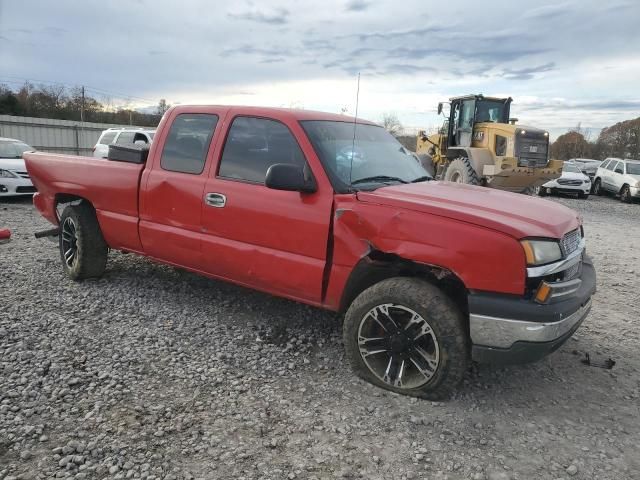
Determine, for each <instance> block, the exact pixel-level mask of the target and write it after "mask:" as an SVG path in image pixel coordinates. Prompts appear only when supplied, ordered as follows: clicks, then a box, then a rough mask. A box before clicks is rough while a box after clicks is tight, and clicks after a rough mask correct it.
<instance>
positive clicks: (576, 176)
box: [560, 172, 589, 180]
mask: <svg viewBox="0 0 640 480" xmlns="http://www.w3.org/2000/svg"><path fill="white" fill-rule="evenodd" d="M560 178H566V179H568V180H589V177H588V176H586V175H585V174H584V173H582V172H580V173H578V172H562V175H561V176H560Z"/></svg>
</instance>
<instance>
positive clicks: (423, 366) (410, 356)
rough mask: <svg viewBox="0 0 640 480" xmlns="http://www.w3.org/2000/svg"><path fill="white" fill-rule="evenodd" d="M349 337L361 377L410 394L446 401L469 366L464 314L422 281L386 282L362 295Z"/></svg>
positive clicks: (350, 314)
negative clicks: (444, 399)
mask: <svg viewBox="0 0 640 480" xmlns="http://www.w3.org/2000/svg"><path fill="white" fill-rule="evenodd" d="M343 335H344V345H345V350H346V354H347V358H348V359H349V361H350V363H351V366H352V368H353V370H354V371H355V373H356V374H357V375H358V376H360V377H361V378H363V379H364V380H366V381H368V382H370V383H372V384H374V385H377V386H379V387H382V388H385V389H387V390H391V391H393V392H397V393H402V394H405V395H411V396H415V397H422V398H427V399H431V400H437V399H442V398H446V397H448V396H449V395H450V394H451V393H452V392H453V390H454V389H455V388H456V386H457V385H458V384H459V383H460V381H461V380H462V377H463V375H464V373H465V371H466V369H467V366H468V363H469V346H468V336H467V333H466V329H465V327H464V317H463V314H462V312H461V311H460V309H459V308H457V307H456V305H455V304H454V303H453V301H452V300H451V299H450V298H449V297H448V296H446V295H445V294H444V293H443V292H442V291H441V290H440V289H438V288H437V287H435V286H434V285H432V284H430V283H427V282H426V281H424V280H421V279H417V278H405V277H398V278H391V279H388V280H383V281H382V282H380V283H377V284H375V285H373V286H372V287H370V288H368V289H367V290H365V291H364V292H362V293H361V294H360V295H359V296H358V297H357V298H356V299H355V300H354V302H353V303H352V304H351V306H350V307H349V310H348V311H347V314H346V316H345V320H344V326H343Z"/></svg>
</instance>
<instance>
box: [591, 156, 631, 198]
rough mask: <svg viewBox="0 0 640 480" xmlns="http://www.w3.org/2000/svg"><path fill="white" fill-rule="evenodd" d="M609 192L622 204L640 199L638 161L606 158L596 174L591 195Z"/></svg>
mask: <svg viewBox="0 0 640 480" xmlns="http://www.w3.org/2000/svg"><path fill="white" fill-rule="evenodd" d="M604 192H611V193H613V194H615V195H620V200H622V201H623V202H627V203H628V202H631V200H632V199H634V198H640V160H630V159H626V160H623V159H621V158H607V159H606V160H605V161H604V162H602V164H601V165H600V167H598V171H597V172H596V178H595V180H594V181H593V193H595V194H596V195H602V194H603V193H604Z"/></svg>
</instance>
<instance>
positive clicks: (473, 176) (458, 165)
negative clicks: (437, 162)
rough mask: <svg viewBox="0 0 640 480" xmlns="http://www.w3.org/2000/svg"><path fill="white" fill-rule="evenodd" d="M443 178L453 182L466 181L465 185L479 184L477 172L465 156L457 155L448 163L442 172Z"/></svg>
mask: <svg viewBox="0 0 640 480" xmlns="http://www.w3.org/2000/svg"><path fill="white" fill-rule="evenodd" d="M444 180H445V181H447V182H453V183H466V184H467V185H480V178H479V177H478V174H477V173H476V171H475V170H474V169H473V165H471V162H470V161H469V159H468V158H465V157H458V158H456V159H455V160H453V161H452V162H451V163H450V164H449V166H448V167H447V170H446V171H445V172H444Z"/></svg>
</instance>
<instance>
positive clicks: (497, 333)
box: [469, 299, 591, 348]
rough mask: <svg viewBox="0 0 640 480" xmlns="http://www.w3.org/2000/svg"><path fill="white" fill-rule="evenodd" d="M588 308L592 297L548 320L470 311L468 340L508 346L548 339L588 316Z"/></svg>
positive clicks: (488, 345)
mask: <svg viewBox="0 0 640 480" xmlns="http://www.w3.org/2000/svg"><path fill="white" fill-rule="evenodd" d="M589 310H591V299H589V300H588V301H587V302H586V303H585V304H584V305H583V306H582V307H580V308H579V309H578V310H577V311H575V312H574V313H572V314H571V315H569V316H568V317H566V318H564V319H562V320H559V321H557V322H547V323H541V322H525V321H521V320H511V319H508V318H499V317H489V316H486V315H476V314H470V315H469V329H470V334H471V342H472V343H473V344H474V345H482V346H485V347H494V348H510V347H511V346H513V344H514V343H516V342H534V343H541V342H551V341H553V340H556V339H558V338H560V337H562V336H563V335H565V334H566V333H568V332H570V331H571V330H572V329H573V327H575V326H576V324H578V323H580V322H581V321H582V320H583V319H584V317H586V316H587V314H588V313H589Z"/></svg>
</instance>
